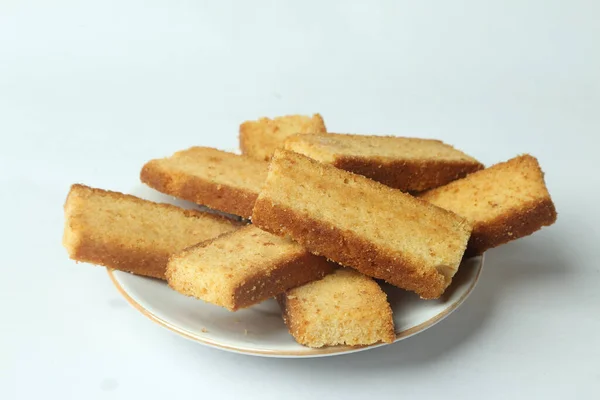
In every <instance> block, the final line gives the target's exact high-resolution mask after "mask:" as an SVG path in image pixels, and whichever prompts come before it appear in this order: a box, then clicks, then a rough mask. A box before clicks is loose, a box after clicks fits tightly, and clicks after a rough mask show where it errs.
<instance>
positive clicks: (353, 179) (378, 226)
mask: <svg viewBox="0 0 600 400" xmlns="http://www.w3.org/2000/svg"><path fill="white" fill-rule="evenodd" d="M252 222H253V223H254V224H256V225H257V226H258V227H260V228H262V229H264V230H267V231H269V232H272V233H275V234H277V235H282V236H285V235H287V236H290V237H291V238H292V239H293V240H296V241H297V242H298V243H300V244H301V245H303V246H305V247H306V248H307V249H308V250H310V251H311V252H313V253H314V254H319V255H324V256H326V257H327V258H329V259H331V260H333V261H336V262H338V263H340V264H342V265H344V266H347V267H352V268H355V269H357V270H359V271H360V272H362V273H364V274H365V275H368V276H371V277H375V278H379V279H383V280H385V281H387V282H389V283H390V284H392V285H395V286H398V287H400V288H403V289H406V290H410V291H414V292H416V293H418V294H419V295H420V296H421V297H422V298H426V299H434V298H438V297H440V296H441V294H442V293H443V292H444V291H445V289H446V288H447V287H448V285H449V284H450V282H451V281H452V277H453V276H454V274H455V273H456V271H457V269H458V267H459V265H460V261H461V259H462V255H463V253H464V251H465V248H466V246H467V241H468V239H469V235H470V233H471V226H470V225H469V223H468V222H467V221H466V220H465V219H464V218H462V217H459V216H458V215H456V214H454V213H452V212H449V211H446V210H443V209H441V208H438V207H435V206H433V205H431V204H428V203H427V202H425V201H422V200H420V199H417V198H414V197H412V196H410V195H408V194H405V193H402V192H401V191H400V190H396V189H392V188H390V187H388V186H385V185H383V184H381V183H378V182H375V181H372V180H370V179H367V178H365V177H363V176H360V175H356V174H352V173H350V172H346V171H343V170H341V169H338V168H335V167H333V166H331V165H327V164H322V163H319V162H317V161H314V160H312V159H310V158H308V157H305V156H303V155H300V154H297V153H294V152H290V151H287V150H283V151H282V150H278V151H276V152H275V155H274V157H273V160H272V161H271V166H270V168H269V174H268V176H267V180H266V183H265V185H264V187H263V190H262V192H261V193H260V195H259V196H258V199H257V200H256V204H255V206H254V212H253V214H252Z"/></svg>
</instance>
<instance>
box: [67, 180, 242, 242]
mask: <svg viewBox="0 0 600 400" xmlns="http://www.w3.org/2000/svg"><path fill="white" fill-rule="evenodd" d="M65 214H66V218H67V223H68V224H69V226H70V228H71V231H72V232H75V233H74V235H75V236H72V237H71V239H72V240H77V235H81V234H83V235H92V236H93V237H94V240H97V241H102V242H105V243H120V244H121V245H124V246H130V247H136V248H139V247H152V248H153V249H155V250H157V251H166V252H172V251H173V250H180V249H182V248H184V247H187V246H189V245H191V244H194V243H197V242H199V241H202V240H206V239H209V238H213V237H215V236H218V235H220V234H223V233H225V232H229V231H232V230H234V229H237V227H238V226H240V224H239V223H237V222H234V221H232V220H228V219H226V218H222V217H219V216H216V215H212V214H208V213H203V212H200V211H193V210H185V209H182V208H179V207H176V206H173V205H170V204H159V203H154V202H151V201H147V200H143V199H140V198H137V197H135V196H130V195H125V194H122V193H118V192H111V191H106V190H101V189H94V188H90V187H88V186H84V185H77V184H76V185H73V186H72V187H71V191H70V192H69V195H68V197H67V201H66V203H65ZM99 232H102V234H100V233H99Z"/></svg>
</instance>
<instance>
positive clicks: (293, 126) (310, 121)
mask: <svg viewBox="0 0 600 400" xmlns="http://www.w3.org/2000/svg"><path fill="white" fill-rule="evenodd" d="M240 129H242V130H251V131H254V132H256V133H259V134H265V135H269V136H274V137H279V138H282V137H286V136H289V135H292V134H295V133H318V132H325V131H326V129H325V123H324V122H323V117H321V115H319V114H313V115H312V116H308V115H284V116H281V117H275V118H260V119H258V120H256V121H246V122H244V123H242V125H241V127H240Z"/></svg>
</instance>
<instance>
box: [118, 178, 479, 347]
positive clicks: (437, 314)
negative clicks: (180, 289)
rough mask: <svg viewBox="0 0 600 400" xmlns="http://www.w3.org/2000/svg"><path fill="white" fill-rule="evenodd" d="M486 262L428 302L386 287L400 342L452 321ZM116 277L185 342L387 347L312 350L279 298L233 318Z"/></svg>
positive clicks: (144, 191) (138, 191) (140, 190)
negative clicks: (296, 333)
mask: <svg viewBox="0 0 600 400" xmlns="http://www.w3.org/2000/svg"><path fill="white" fill-rule="evenodd" d="M129 193H131V194H133V195H136V196H139V197H141V198H144V199H148V200H152V201H156V202H160V203H171V204H175V205H178V206H182V207H185V208H197V206H196V205H194V204H193V203H188V202H185V201H181V200H176V199H173V197H171V196H167V195H164V194H162V193H159V192H157V191H155V190H153V189H150V188H148V187H147V186H145V185H143V184H141V183H140V184H138V185H133V186H132V188H131V189H130V190H129ZM482 258H483V257H473V258H468V259H465V260H464V261H463V263H462V265H461V266H460V269H459V271H458V272H457V274H456V275H455V276H454V278H453V280H452V285H451V286H450V287H449V288H448V289H447V290H446V291H445V292H444V295H443V296H442V297H441V298H440V299H437V300H429V301H424V300H422V299H420V298H419V296H417V295H416V294H414V293H410V292H407V291H404V290H401V289H398V288H394V287H393V286H391V285H383V287H384V290H385V291H386V292H387V295H388V301H389V303H390V305H391V308H392V311H393V315H394V328H395V332H396V340H397V341H398V340H404V339H407V338H408V337H410V336H412V335H415V334H418V333H421V332H423V331H425V330H426V329H429V328H431V327H432V326H434V325H435V324H436V323H439V322H441V321H442V320H443V319H444V318H447V317H448V316H449V315H450V314H451V313H452V312H455V311H456V310H458V309H460V306H461V305H462V304H463V303H464V301H465V300H467V299H468V297H469V295H470V294H471V293H472V292H473V289H474V288H475V287H476V283H477V280H478V278H479V276H480V272H481V266H482V261H483V260H482ZM112 276H113V278H114V279H115V281H116V284H117V285H119V287H120V289H121V290H123V291H124V292H125V295H126V296H128V297H129V298H130V299H129V302H130V303H132V302H133V303H134V304H135V307H136V308H138V309H139V311H142V312H143V313H144V314H145V315H146V316H148V317H149V318H151V319H152V320H154V321H157V322H158V323H159V324H160V325H162V326H163V327H165V328H168V329H171V330H173V331H175V332H177V333H179V334H182V335H183V336H184V337H187V338H190V339H192V340H196V341H198V342H200V343H202V344H206V345H209V346H215V347H217V348H220V349H226V350H228V351H234V352H241V353H245V354H252V355H259V356H263V357H269V356H270V357H289V358H297V357H305V358H306V357H323V356H338V355H342V354H347V353H353V352H358V351H365V350H372V349H375V348H377V347H380V346H382V345H387V344H375V345H372V346H368V347H360V348H351V347H347V346H335V347H330V348H327V347H324V348H320V349H311V348H309V347H305V346H301V345H300V344H298V343H296V341H295V340H294V339H293V337H292V336H291V335H290V334H289V333H288V329H287V327H286V326H285V324H284V322H283V319H282V318H281V311H280V310H279V306H278V305H277V302H276V301H275V300H274V299H270V300H267V301H265V302H262V303H260V304H257V305H255V306H253V307H250V308H247V309H243V310H238V311H237V312H235V313H232V312H230V311H228V310H226V309H224V308H222V307H218V306H215V305H213V304H210V303H206V302H204V301H202V300H197V299H194V298H191V297H188V296H184V295H181V294H179V293H177V292H175V291H174V290H172V289H171V288H169V286H168V285H167V284H166V283H165V282H162V281H160V280H157V279H150V278H146V277H142V276H137V275H133V274H130V273H127V272H122V271H113V272H112Z"/></svg>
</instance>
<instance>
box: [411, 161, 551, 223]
mask: <svg viewBox="0 0 600 400" xmlns="http://www.w3.org/2000/svg"><path fill="white" fill-rule="evenodd" d="M549 197H550V194H549V193H548V189H547V188H546V184H545V182H544V174H543V172H542V170H541V168H540V165H539V163H538V161H537V159H536V158H535V157H532V156H530V155H522V156H519V157H515V158H513V159H511V160H509V161H506V162H503V163H499V164H496V165H493V166H491V167H489V168H487V169H484V170H481V171H478V172H475V173H473V174H471V175H469V176H467V177H466V178H464V179H460V180H457V181H454V182H451V183H450V184H448V185H446V186H442V187H439V188H436V189H433V190H430V191H428V192H426V193H423V194H422V195H421V198H423V199H425V200H427V201H429V202H431V203H432V204H436V205H438V206H440V207H442V208H445V209H448V210H451V211H453V212H455V213H457V214H459V215H461V216H463V217H465V218H467V219H468V220H471V221H476V222H486V221H490V220H493V219H495V218H497V217H499V216H501V215H503V214H505V213H507V212H509V211H511V210H514V209H518V208H521V207H523V205H525V204H527V203H531V202H539V201H541V200H544V199H548V198H549Z"/></svg>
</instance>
